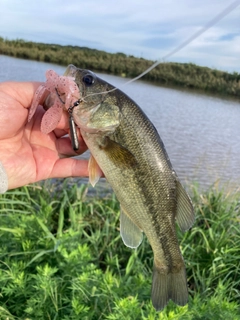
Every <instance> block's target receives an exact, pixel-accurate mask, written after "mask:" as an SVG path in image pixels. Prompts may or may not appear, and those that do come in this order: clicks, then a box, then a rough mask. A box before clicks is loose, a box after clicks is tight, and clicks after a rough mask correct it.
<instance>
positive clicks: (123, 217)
mask: <svg viewBox="0 0 240 320" xmlns="http://www.w3.org/2000/svg"><path fill="white" fill-rule="evenodd" d="M120 234H121V237H122V240H123V242H124V244H125V245H126V246H127V247H129V248H137V247H138V246H139V245H140V243H141V242H142V238H143V234H142V231H141V230H140V229H139V227H138V226H137V225H136V224H135V223H134V222H133V221H132V220H131V219H130V218H129V217H128V215H127V214H126V213H125V212H124V210H123V208H122V207H121V211H120Z"/></svg>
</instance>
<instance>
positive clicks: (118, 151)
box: [100, 136, 138, 169]
mask: <svg viewBox="0 0 240 320" xmlns="http://www.w3.org/2000/svg"><path fill="white" fill-rule="evenodd" d="M100 148H101V149H102V150H103V151H104V152H105V153H107V155H108V159H109V160H110V161H111V162H113V163H114V165H115V166H117V167H120V168H123V169H126V168H133V167H135V166H137V164H138V162H137V160H136V158H135V157H134V155H133V154H132V153H131V152H130V151H129V150H128V149H127V148H125V147H123V146H122V145H121V144H119V143H118V142H116V141H114V140H112V139H110V138H109V137H108V136H105V137H104V139H103V141H102V143H101V145H100Z"/></svg>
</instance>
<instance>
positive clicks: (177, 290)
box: [152, 263, 188, 311]
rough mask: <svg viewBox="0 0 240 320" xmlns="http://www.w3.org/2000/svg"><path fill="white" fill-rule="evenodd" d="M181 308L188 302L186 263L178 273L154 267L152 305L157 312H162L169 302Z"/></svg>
mask: <svg viewBox="0 0 240 320" xmlns="http://www.w3.org/2000/svg"><path fill="white" fill-rule="evenodd" d="M170 299H171V300H172V301H173V302H174V303H176V304H178V305H179V306H184V305H185V304H187V302H188V288H187V280H186V271H185V266H184V263H183V265H182V268H181V269H180V270H179V271H178V272H171V270H170V272H169V271H167V270H162V269H159V268H157V266H156V264H155V263H154V266H153V280H152V304H153V306H154V308H155V309H156V310H157V311H160V310H162V309H163V308H164V307H165V306H166V305H167V303H168V301H169V300H170Z"/></svg>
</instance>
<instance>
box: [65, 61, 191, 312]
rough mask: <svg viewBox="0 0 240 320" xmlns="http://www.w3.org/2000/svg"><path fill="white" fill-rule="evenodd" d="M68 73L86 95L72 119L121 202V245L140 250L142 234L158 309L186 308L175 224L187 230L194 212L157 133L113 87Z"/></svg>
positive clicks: (88, 74) (85, 72) (75, 71)
mask: <svg viewBox="0 0 240 320" xmlns="http://www.w3.org/2000/svg"><path fill="white" fill-rule="evenodd" d="M66 73H67V74H69V75H73V76H74V77H75V81H76V83H77V85H78V87H79V90H80V94H81V95H82V102H81V103H80V104H79V106H77V107H76V108H74V110H73V117H74V121H75V123H76V124H77V125H78V126H79V127H80V130H81V134H82V137H83V139H84V141H85V143H86V144H87V146H88V148H89V150H90V152H91V154H92V156H93V157H94V159H95V162H93V163H97V164H98V165H99V167H100V168H101V170H102V171H103V173H104V174H105V177H106V179H107V180H108V181H109V183H110V185H111V186H112V188H113V190H114V192H115V194H116V196H117V198H118V200H119V202H120V205H121V217H120V229H121V236H122V238H123V241H124V243H125V244H126V245H128V246H130V247H137V246H138V245H139V244H140V242H141V231H143V232H144V233H145V234H146V236H147V238H148V240H149V242H150V244H151V247H152V249H153V253H154V267H153V283H152V303H153V305H154V307H155V308H156V309H157V310H161V309H162V308H163V307H164V306H165V305H166V304H167V302H168V300H169V299H172V300H173V301H174V302H175V303H177V304H179V305H185V304H186V303H187V300H188V290H187V281H186V272H185V265H184V261H183V258H182V255H181V251H180V249H179V245H178V240H177V235H176V228H175V221H176V220H177V222H178V224H179V226H180V228H181V229H182V230H183V231H185V230H186V229H188V228H189V227H191V225H192V224H193V221H194V214H193V209H192V204H191V201H190V198H189V196H188V195H187V193H186V192H185V190H184V189H183V187H182V186H181V184H180V182H179V180H178V177H177V175H176V173H175V171H174V170H173V168H172V165H171V163H170V160H169V158H168V155H167V153H166V151H165V148H164V145H163V142H162V140H161V138H160V136H159V134H158V133H157V131H156V129H155V127H154V126H153V124H152V123H151V122H150V120H149V119H148V118H147V116H146V115H145V114H144V112H143V111H142V110H141V109H140V107H139V106H138V105H137V104H136V103H135V102H134V101H133V100H132V99H130V98H129V97H128V96H127V95H125V94H124V93H123V92H121V91H120V90H115V91H113V92H111V91H110V92H108V93H104V92H106V91H109V90H111V89H112V88H113V86H112V85H110V84H108V83H107V82H105V81H103V80H101V79H100V78H98V77H97V76H96V75H95V74H94V73H92V72H90V71H88V70H82V69H77V68H75V67H74V66H69V67H68V71H67V72H66ZM66 73H65V74H66ZM131 233H132V234H131Z"/></svg>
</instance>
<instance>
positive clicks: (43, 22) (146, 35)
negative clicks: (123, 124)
mask: <svg viewBox="0 0 240 320" xmlns="http://www.w3.org/2000/svg"><path fill="white" fill-rule="evenodd" d="M232 2H233V0H231V1H230V0H211V1H209V0H208V1H207V0H194V1H193V0H149V1H147V0H119V1H113V0H87V1H86V0H85V1H82V0H68V1H66V0H41V1H33V0H22V1H19V0H1V1H0V36H1V37H3V38H8V39H16V38H22V39H24V40H31V41H38V42H45V43H57V44H62V45H68V44H70V45H77V46H86V47H90V48H94V49H100V50H105V51H108V52H124V53H126V54H129V55H134V56H137V57H143V58H147V59H151V60H158V59H161V58H162V57H163V56H165V55H167V54H168V53H169V52H171V51H172V50H173V49H175V48H176V47H177V46H178V45H180V44H181V43H182V42H184V41H185V40H186V39H187V38H189V37H190V36H191V35H192V34H193V33H195V32H196V31H197V30H199V29H200V28H201V27H203V26H204V25H206V23H208V22H209V21H210V20H211V19H212V18H213V17H214V16H216V15H217V14H218V13H219V12H221V11H222V10H223V9H224V8H226V7H227V6H228V5H229V4H231V3H232ZM239 4H240V1H239ZM168 61H176V62H192V63H195V64H198V65H202V66H208V67H210V68H217V69H220V70H225V71H229V72H233V71H237V72H239V73H240V5H239V6H238V7H237V8H236V9H235V10H233V11H232V12H231V13H230V14H229V15H228V16H226V17H225V18H224V19H223V20H221V21H220V22H218V23H217V24H216V25H215V26H213V27H212V28H211V29H209V30H208V31H207V32H206V33H204V34H202V35H201V36H200V37H199V38H197V39H196V40H194V41H193V42H192V43H191V44H189V45H188V46H187V47H186V48H184V49H182V50H181V51H180V52H178V53H176V54H175V55H173V56H172V57H171V58H169V59H168Z"/></svg>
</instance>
